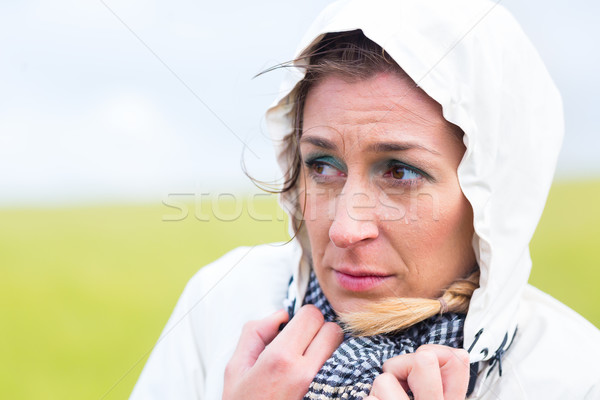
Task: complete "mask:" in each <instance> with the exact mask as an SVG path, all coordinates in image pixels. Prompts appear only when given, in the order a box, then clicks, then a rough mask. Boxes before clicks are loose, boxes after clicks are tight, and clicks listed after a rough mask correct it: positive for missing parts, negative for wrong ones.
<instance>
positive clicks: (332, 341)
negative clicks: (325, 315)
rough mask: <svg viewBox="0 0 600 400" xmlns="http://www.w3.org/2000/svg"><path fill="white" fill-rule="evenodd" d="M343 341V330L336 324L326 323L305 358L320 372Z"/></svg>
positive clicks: (307, 350)
mask: <svg viewBox="0 0 600 400" xmlns="http://www.w3.org/2000/svg"><path fill="white" fill-rule="evenodd" d="M343 340H344V332H343V331H342V328H340V326H339V325H338V324H336V323H334V322H325V323H324V324H323V325H322V326H321V329H320V330H319V332H318V333H317V335H316V336H315V337H314V339H313V341H312V342H311V343H310V345H309V346H308V348H307V349H306V351H305V353H304V358H305V359H306V361H307V362H308V363H309V364H310V365H312V366H315V367H316V369H317V372H318V370H319V369H320V368H321V367H322V366H323V364H325V361H327V359H328V358H329V357H331V354H332V353H333V352H334V351H335V349H337V348H338V346H339V345H340V344H341V343H342V341H343ZM315 373H316V372H315Z"/></svg>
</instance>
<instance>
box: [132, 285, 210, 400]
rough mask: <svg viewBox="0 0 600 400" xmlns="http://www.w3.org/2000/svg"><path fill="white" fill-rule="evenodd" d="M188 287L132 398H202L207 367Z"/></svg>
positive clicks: (144, 399) (147, 399)
mask: <svg viewBox="0 0 600 400" xmlns="http://www.w3.org/2000/svg"><path fill="white" fill-rule="evenodd" d="M189 292H190V285H189V284H188V285H187V286H186V289H185V290H184V292H183V294H182V295H181V297H180V298H179V301H178V302H177V305H176V306H175V309H174V311H173V314H172V315H171V317H170V318H169V321H168V322H167V325H166V326H165V328H164V329H163V332H162V334H161V335H160V338H159V339H158V341H157V343H156V345H155V346H154V349H153V350H152V353H151V355H150V357H149V358H148V361H147V362H146V365H145V366H144V369H143V371H142V374H141V375H140V377H139V379H138V381H137V383H136V385H135V387H134V390H133V392H132V394H131V397H130V399H131V400H151V399H203V393H204V369H203V365H202V361H201V357H200V352H199V348H198V342H197V340H198V338H197V336H196V335H197V334H198V333H197V332H194V329H193V324H192V319H191V312H192V311H193V309H194V304H190V301H189V300H190V299H191V298H192V297H193V296H190V293H189Z"/></svg>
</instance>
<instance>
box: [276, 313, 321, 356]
mask: <svg viewBox="0 0 600 400" xmlns="http://www.w3.org/2000/svg"><path fill="white" fill-rule="evenodd" d="M323 323H324V319H323V314H321V311H319V309H318V308H317V307H315V306H313V305H312V304H309V305H305V306H303V307H302V308H300V310H298V312H297V313H296V315H294V318H292V319H291V321H290V322H289V323H288V324H287V325H286V326H285V328H283V330H282V331H281V333H280V334H279V335H278V336H277V337H276V338H275V339H274V340H273V342H272V343H271V346H269V351H273V352H280V351H285V352H289V353H291V354H296V355H302V354H304V352H305V351H306V349H307V348H308V346H309V345H310V343H311V342H312V341H313V339H314V337H315V336H316V335H317V333H318V332H319V330H320V329H321V327H322V326H323Z"/></svg>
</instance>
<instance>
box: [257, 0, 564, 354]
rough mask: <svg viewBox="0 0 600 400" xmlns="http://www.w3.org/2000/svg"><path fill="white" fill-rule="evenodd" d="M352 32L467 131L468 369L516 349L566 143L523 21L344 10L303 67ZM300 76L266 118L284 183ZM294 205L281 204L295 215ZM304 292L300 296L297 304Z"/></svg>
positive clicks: (415, 1)
mask: <svg viewBox="0 0 600 400" xmlns="http://www.w3.org/2000/svg"><path fill="white" fill-rule="evenodd" d="M355 29H361V30H362V31H363V33H364V34H365V35H366V36H367V37H368V38H370V39H371V40H373V41H374V42H376V43H378V44H379V45H380V46H382V47H383V48H384V49H385V50H387V52H388V53H389V54H390V55H391V56H392V57H393V58H394V60H395V61H396V62H397V63H398V64H399V65H400V67H402V68H403V69H404V70H405V71H406V73H407V74H408V75H410V76H411V77H412V79H413V80H414V81H415V82H417V84H418V85H419V86H420V87H421V88H422V89H423V90H424V91H425V92H426V93H427V94H429V96H431V97H432V98H433V99H435V100H436V101H437V102H438V103H440V104H441V105H442V107H443V113H444V117H445V118H446V119H447V120H448V121H450V122H452V123H454V124H456V125H458V126H460V127H461V128H462V130H463V131H464V133H465V136H464V143H465V145H466V152H465V155H464V157H463V159H462V162H461V163H460V166H459V168H458V178H459V182H460V185H461V188H462V191H463V193H464V194H465V196H466V197H467V199H468V200H469V201H470V203H471V205H472V207H473V215H474V222H473V223H474V228H475V237H474V240H473V247H474V249H475V253H476V255H477V260H478V263H479V266H480V268H481V278H480V288H479V289H478V290H476V291H475V293H474V295H473V298H472V300H471V305H470V309H469V313H468V315H467V319H466V323H465V332H464V333H465V343H464V346H465V348H467V349H469V348H470V347H471V345H472V344H473V343H474V342H475V345H474V346H473V347H472V349H471V361H480V360H484V359H489V358H491V357H492V356H493V355H494V353H495V352H496V351H497V350H498V349H499V348H500V347H501V345H502V344H503V343H504V347H507V346H508V341H510V340H511V338H512V336H513V333H514V331H515V328H516V315H517V311H518V307H519V299H520V298H521V294H522V291H523V289H524V287H525V285H526V283H527V280H528V278H529V273H530V269H531V259H530V255H529V241H530V239H531V237H532V235H533V233H534V231H535V228H536V225H537V223H538V220H539V218H540V216H541V214H542V210H543V208H544V204H545V201H546V196H547V194H548V190H549V188H550V184H551V181H552V177H553V174H554V169H555V166H556V159H557V156H558V152H559V148H560V145H561V141H562V136H563V130H564V127H563V114H562V104H561V99H560V95H559V93H558V91H557V89H556V87H555V86H554V84H553V82H552V79H551V78H550V76H549V74H548V72H547V70H546V68H545V67H544V65H543V63H542V61H541V59H540V57H539V56H538V54H537V52H536V51H535V49H534V48H533V46H532V45H531V43H530V41H529V40H528V39H527V37H526V36H525V34H524V33H523V31H522V30H521V28H520V27H519V25H518V24H517V22H516V21H515V20H514V19H513V17H512V16H511V15H510V14H509V13H508V12H507V11H506V10H505V9H504V8H502V7H501V6H499V5H497V4H496V3H494V2H491V1H486V0H452V1H450V0H351V1H341V2H336V3H334V4H331V5H330V6H329V7H327V8H326V9H325V10H324V11H323V12H322V13H321V14H320V15H319V17H318V18H317V20H316V21H315V22H314V24H313V25H312V27H311V28H310V29H309V31H308V32H307V34H306V35H305V37H304V39H303V40H302V42H301V44H300V46H299V49H298V51H297V53H296V55H295V57H294V58H296V57H298V56H299V55H300V53H301V52H302V51H304V50H305V49H306V48H307V47H309V46H311V45H312V44H313V43H315V42H316V41H318V40H319V39H320V38H321V37H322V35H323V34H325V33H328V32H339V31H350V30H355ZM302 77H303V71H302V69H300V68H298V69H292V70H291V71H290V74H289V76H288V78H287V80H286V81H285V82H284V83H283V87H282V90H281V96H280V97H279V98H278V99H277V100H276V101H275V103H274V105H273V106H272V107H271V108H270V109H269V110H268V112H267V126H268V129H269V131H270V135H271V137H272V139H274V141H275V146H276V152H277V156H278V162H279V164H280V166H281V168H282V171H284V173H285V172H286V171H287V170H288V168H289V166H288V164H287V162H288V161H287V159H286V157H285V156H284V154H283V153H282V146H281V144H282V141H281V139H282V138H283V137H284V136H285V135H286V134H288V133H290V132H291V131H292V121H291V118H290V113H289V111H290V110H291V108H292V99H291V98H290V96H289V94H290V92H291V91H292V90H293V89H294V87H295V85H296V84H297V83H298V81H299V80H300V79H302ZM286 197H287V195H285V196H282V197H281V198H280V203H281V205H282V206H283V207H284V208H286V209H288V210H289V206H290V204H289V200H288V199H287V198H286ZM292 233H293V232H292ZM295 240H297V239H295ZM299 268H306V265H304V264H302V265H301V266H300V267H299ZM296 276H306V272H305V271H304V272H302V271H297V272H296ZM303 280H304V281H305V279H298V281H299V282H300V281H303ZM302 284H304V283H301V284H300V286H302ZM303 292H304V290H303V289H302V288H301V287H299V289H298V295H301V294H302V293H303ZM482 329H483V331H481V330H482ZM505 336H507V338H508V341H507V340H505ZM476 337H478V339H477V340H476Z"/></svg>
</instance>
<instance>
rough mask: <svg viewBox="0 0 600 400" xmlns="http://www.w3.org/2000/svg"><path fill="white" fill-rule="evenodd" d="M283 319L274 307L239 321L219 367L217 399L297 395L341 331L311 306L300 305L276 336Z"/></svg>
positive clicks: (282, 313)
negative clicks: (253, 318)
mask: <svg viewBox="0 0 600 400" xmlns="http://www.w3.org/2000/svg"><path fill="white" fill-rule="evenodd" d="M287 321H288V314H287V313H286V312H285V311H284V310H280V311H278V312H276V313H275V314H272V315H270V316H268V317H267V318H265V319H262V320H259V321H250V322H248V323H246V324H245V325H244V329H243V330H242V335H241V337H240V340H239V342H238V346H237V348H236V350H235V352H234V354H233V357H232V358H231V360H230V361H229V364H227V367H226V368H225V387H224V391H223V400H239V399H244V400H252V399H267V400H268V399H286V400H288V399H290V400H292V399H302V397H303V396H304V395H305V394H306V392H307V391H308V387H309V385H310V383H311V382H312V380H313V378H314V377H315V375H316V374H317V372H319V369H321V367H322V366H323V364H324V363H325V361H327V359H328V358H329V357H330V356H331V354H332V353H333V352H334V350H335V349H336V348H337V347H338V346H339V345H340V344H341V343H342V340H343V337H344V335H343V333H342V330H341V328H340V327H339V326H338V325H337V324H335V323H333V322H324V320H323V315H322V314H321V312H320V311H319V309H318V308H316V307H315V306H313V305H306V306H303V307H302V308H301V309H300V310H299V311H298V313H296V315H295V316H294V318H292V320H291V321H290V322H289V324H287V325H286V327H285V328H284V329H283V330H282V331H281V333H279V334H278V331H279V326H280V325H281V324H282V323H284V322H287Z"/></svg>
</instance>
